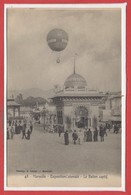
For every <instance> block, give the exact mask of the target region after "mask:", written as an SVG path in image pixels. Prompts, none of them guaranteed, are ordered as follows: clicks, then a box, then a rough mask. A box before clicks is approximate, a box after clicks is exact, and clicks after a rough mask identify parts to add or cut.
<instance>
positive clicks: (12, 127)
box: [10, 126, 15, 139]
mask: <svg viewBox="0 0 131 195" xmlns="http://www.w3.org/2000/svg"><path fill="white" fill-rule="evenodd" d="M14 134H15V129H14V126H11V128H10V137H11V139H13V138H14Z"/></svg>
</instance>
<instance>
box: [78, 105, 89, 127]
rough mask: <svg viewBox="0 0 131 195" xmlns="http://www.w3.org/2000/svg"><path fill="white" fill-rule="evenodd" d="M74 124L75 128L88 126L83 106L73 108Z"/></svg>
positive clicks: (86, 113)
mask: <svg viewBox="0 0 131 195" xmlns="http://www.w3.org/2000/svg"><path fill="white" fill-rule="evenodd" d="M75 126H76V127H77V128H85V127H88V110H87V108H85V107H84V106H78V107H77V108H76V109H75Z"/></svg>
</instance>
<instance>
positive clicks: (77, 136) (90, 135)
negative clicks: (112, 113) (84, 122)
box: [64, 126, 107, 145]
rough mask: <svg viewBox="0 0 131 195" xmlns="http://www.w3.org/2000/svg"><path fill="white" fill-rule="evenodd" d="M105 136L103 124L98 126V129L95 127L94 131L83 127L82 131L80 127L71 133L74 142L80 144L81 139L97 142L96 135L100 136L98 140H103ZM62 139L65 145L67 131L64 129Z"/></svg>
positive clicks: (66, 142) (66, 143)
mask: <svg viewBox="0 0 131 195" xmlns="http://www.w3.org/2000/svg"><path fill="white" fill-rule="evenodd" d="M105 135H106V136H107V132H106V128H105V127H103V126H100V128H99V131H98V129H97V128H95V130H94V131H91V129H85V130H84V131H82V130H81V129H80V130H79V131H78V132H77V131H76V130H74V131H73V133H72V140H73V143H74V144H77V143H78V144H81V142H82V141H84V142H92V141H94V142H97V141H98V136H100V141H101V142H103V141H104V136H105ZM64 141H65V145H68V144H69V133H68V131H67V130H66V131H65V133H64Z"/></svg>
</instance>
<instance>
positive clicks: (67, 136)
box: [64, 132, 69, 145]
mask: <svg viewBox="0 0 131 195" xmlns="http://www.w3.org/2000/svg"><path fill="white" fill-rule="evenodd" d="M64 139H65V145H68V144H69V134H68V132H65V133H64Z"/></svg>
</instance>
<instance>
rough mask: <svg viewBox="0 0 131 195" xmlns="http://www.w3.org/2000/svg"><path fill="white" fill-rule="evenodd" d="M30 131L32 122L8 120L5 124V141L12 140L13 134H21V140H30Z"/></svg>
mask: <svg viewBox="0 0 131 195" xmlns="http://www.w3.org/2000/svg"><path fill="white" fill-rule="evenodd" d="M32 131H33V123H32V120H26V119H23V120H9V121H8V123H7V139H13V138H14V135H15V134H21V135H22V136H21V138H22V139H27V140H30V136H31V133H32Z"/></svg>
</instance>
